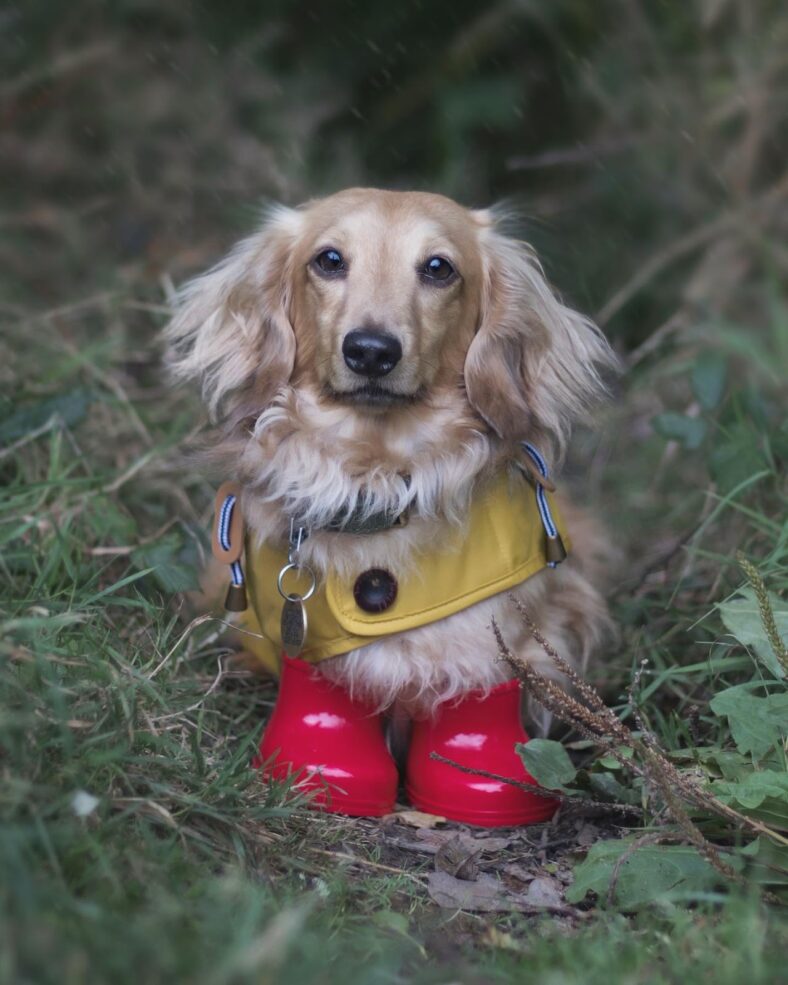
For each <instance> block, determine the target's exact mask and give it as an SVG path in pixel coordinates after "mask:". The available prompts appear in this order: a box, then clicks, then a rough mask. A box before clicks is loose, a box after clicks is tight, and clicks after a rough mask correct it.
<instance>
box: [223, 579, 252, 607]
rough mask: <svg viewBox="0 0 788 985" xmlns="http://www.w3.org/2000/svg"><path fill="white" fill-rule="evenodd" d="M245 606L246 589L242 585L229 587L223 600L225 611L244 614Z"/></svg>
mask: <svg viewBox="0 0 788 985" xmlns="http://www.w3.org/2000/svg"><path fill="white" fill-rule="evenodd" d="M247 605H248V603H247V601H246V588H245V587H244V586H243V585H230V587H229V588H228V589H227V598H226V599H225V600H224V607H225V609H226V610H227V611H228V612H244V611H246V607H247Z"/></svg>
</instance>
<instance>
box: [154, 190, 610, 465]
mask: <svg viewBox="0 0 788 985" xmlns="http://www.w3.org/2000/svg"><path fill="white" fill-rule="evenodd" d="M168 336H169V340H170V342H171V345H172V359H171V362H172V365H173V368H174V370H175V373H176V375H177V376H179V377H181V378H198V379H200V380H201V381H202V386H203V392H204V394H205V397H206V400H207V402H208V404H209V406H210V407H211V409H212V410H213V411H214V412H216V413H219V414H220V415H227V416H229V417H230V418H231V419H232V418H235V419H238V418H241V417H248V416H250V415H251V416H253V415H254V414H255V413H259V412H260V411H262V410H263V409H264V408H265V407H266V406H267V405H268V404H269V403H270V402H271V401H272V400H273V399H274V398H275V397H276V395H277V394H278V393H279V392H280V391H281V390H282V389H283V388H287V387H294V388H299V387H302V388H304V387H306V388H309V389H310V390H311V391H312V392H314V393H315V394H316V396H317V399H319V400H320V401H323V402H325V403H326V404H330V405H332V406H334V407H336V406H338V405H340V406H344V407H345V408H346V409H347V413H348V414H353V415H361V416H363V417H365V418H366V419H369V418H370V417H373V416H376V417H378V418H380V420H381V423H383V420H384V419H385V418H386V417H387V416H388V417H395V416H396V415H398V414H400V413H402V411H403V409H404V408H412V407H413V406H423V407H424V408H425V410H427V409H428V408H429V406H430V402H431V401H433V400H434V399H435V397H436V395H438V394H440V393H444V394H445V393H446V392H447V391H451V392H452V393H454V394H460V395H464V397H465V399H466V400H467V404H468V405H469V406H470V408H471V409H472V411H473V412H474V413H475V414H476V415H477V416H478V418H479V419H480V424H481V425H483V426H486V428H488V429H489V430H490V431H491V432H493V433H494V434H495V435H497V436H498V438H500V439H502V440H503V442H504V443H505V444H507V445H508V444H514V443H515V442H518V441H521V440H524V439H528V440H532V441H541V442H546V441H549V442H551V443H552V444H553V446H554V447H555V448H557V449H558V450H560V449H561V448H562V447H563V445H564V442H565V439H566V436H567V434H568V431H569V428H570V427H571V424H572V422H573V420H575V419H576V418H578V417H579V416H580V415H582V414H583V413H584V411H585V410H586V408H587V407H588V405H589V403H591V402H592V401H593V400H594V399H595V398H596V397H598V396H599V395H600V394H601V393H602V392H603V390H604V385H603V382H602V379H601V377H600V369H602V368H603V367H604V366H605V365H606V364H608V365H610V364H612V363H613V362H614V357H613V355H612V353H611V350H610V349H609V347H608V345H607V343H606V342H605V340H604V339H603V337H602V336H601V335H600V333H599V332H598V331H597V330H596V329H595V328H594V326H593V325H592V324H591V323H590V322H588V321H587V320H586V319H584V318H582V317H581V316H580V315H578V314H577V313H575V312H574V311H572V310H570V309H569V308H567V307H565V306H564V305H563V304H562V303H561V302H560V301H559V300H558V299H557V298H556V297H555V295H554V294H553V293H552V291H551V290H550V288H549V287H548V285H547V283H546V281H545V279H544V276H543V273H542V270H541V268H540V266H539V264H538V262H537V261H536V259H535V257H534V255H533V253H532V251H531V250H530V248H529V247H528V246H527V245H526V244H524V243H522V242H519V241H517V240H515V239H511V238H509V237H507V236H505V235H503V234H502V233H501V232H500V230H499V229H498V228H497V223H496V218H495V215H494V214H493V213H491V212H484V211H473V210H469V209H466V208H463V207H462V206H460V205H458V204H456V203H455V202H453V201H451V200H450V199H447V198H444V197H442V196H440V195H431V194H425V193H419V192H389V191H379V190H373V189H361V188H356V189H350V190H348V191H344V192H340V193H339V194H336V195H332V196H331V197H329V198H325V199H321V200H318V201H315V202H310V203H308V204H307V205H305V206H303V207H301V208H298V209H287V208H278V209H275V210H273V211H272V212H271V213H270V214H269V216H268V218H267V219H266V221H265V222H264V224H263V226H262V228H261V229H260V230H259V231H258V232H257V233H255V234H254V235H252V236H251V237H249V238H248V239H246V240H244V241H243V242H241V243H240V244H239V245H238V246H237V247H236V248H235V250H234V251H233V252H232V253H231V254H230V256H229V257H228V258H227V259H226V260H224V261H223V262H222V263H220V264H219V265H218V266H217V267H215V268H214V269H213V270H212V271H210V272H209V273H207V274H205V275H204V276H202V277H200V278H198V279H196V280H195V281H193V282H192V283H191V284H189V285H187V287H186V288H185V289H184V291H183V292H182V295H181V298H180V305H179V308H178V310H177V312H176V315H175V317H174V319H173V321H172V323H171V325H170V326H169V329H168Z"/></svg>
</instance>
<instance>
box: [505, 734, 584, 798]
mask: <svg viewBox="0 0 788 985" xmlns="http://www.w3.org/2000/svg"><path fill="white" fill-rule="evenodd" d="M516 749H517V752H518V754H519V756H520V759H522V761H523V764H524V766H525V768H526V769H527V770H528V772H529V773H530V774H531V776H532V777H533V778H534V779H535V780H536V782H537V783H538V784H540V785H541V786H543V787H547V789H548V790H560V789H562V788H564V787H565V786H566V785H567V784H568V783H571V782H572V780H574V778H575V775H576V774H577V770H576V769H575V767H574V766H573V765H572V760H571V759H570V758H569V753H568V752H567V751H566V749H564V747H563V746H562V745H561V743H560V742H553V740H552V739H531V741H530V742H525V743H520V744H518V745H517V746H516Z"/></svg>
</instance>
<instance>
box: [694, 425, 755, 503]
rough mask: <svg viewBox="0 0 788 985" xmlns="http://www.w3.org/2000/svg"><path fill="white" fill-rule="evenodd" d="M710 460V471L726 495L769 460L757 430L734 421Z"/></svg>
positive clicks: (721, 438) (720, 439) (719, 441)
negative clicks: (763, 451)
mask: <svg viewBox="0 0 788 985" xmlns="http://www.w3.org/2000/svg"><path fill="white" fill-rule="evenodd" d="M708 461H709V472H710V473H711V475H712V478H713V479H714V481H715V482H716V483H717V485H718V486H719V491H720V493H721V495H723V496H724V495H725V493H727V492H730V490H731V489H735V488H736V486H738V485H741V483H742V482H745V481H746V480H747V479H748V478H749V477H750V476H753V475H755V474H756V472H760V471H761V469H763V468H764V467H765V466H766V464H767V463H766V459H765V458H764V456H763V453H762V452H761V450H760V447H759V443H758V436H757V434H756V433H755V432H754V431H753V429H752V428H751V427H748V426H747V425H746V424H736V425H733V426H732V427H731V428H729V429H728V430H727V431H726V432H724V433H723V434H721V435H720V437H719V438H718V439H717V440H716V441H715V445H714V449H713V451H712V452H711V454H710V455H709V460H708Z"/></svg>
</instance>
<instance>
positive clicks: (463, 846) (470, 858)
mask: <svg viewBox="0 0 788 985" xmlns="http://www.w3.org/2000/svg"><path fill="white" fill-rule="evenodd" d="M481 853H482V846H479V845H477V844H473V843H472V844H470V845H469V844H468V840H467V839H465V840H463V839H462V838H460V837H459V835H455V837H454V838H452V839H451V841H447V842H446V843H445V844H444V845H442V846H441V847H440V848H439V849H438V851H437V852H436V853H435V868H436V869H438V870H440V871H441V872H448V873H449V875H450V876H456V878H457V879H465V880H473V879H477V878H478V877H479V863H478V862H477V859H478V857H479V855H481Z"/></svg>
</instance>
